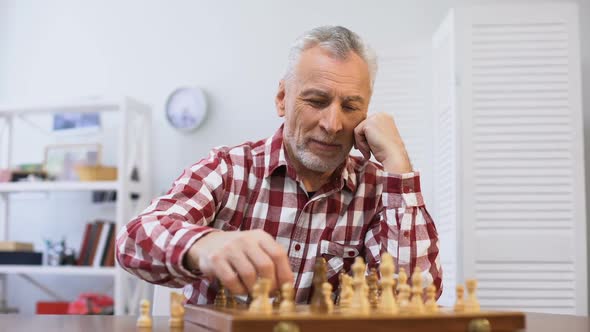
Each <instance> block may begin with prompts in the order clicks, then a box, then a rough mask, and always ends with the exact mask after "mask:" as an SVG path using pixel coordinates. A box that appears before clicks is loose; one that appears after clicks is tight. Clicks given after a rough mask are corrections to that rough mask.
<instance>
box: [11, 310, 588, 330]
mask: <svg viewBox="0 0 590 332" xmlns="http://www.w3.org/2000/svg"><path fill="white" fill-rule="evenodd" d="M135 320H136V317H132V316H57V315H56V316H51V315H38V316H32V315H13V314H9V315H0V331H2V332H5V331H6V332H36V331H43V332H54V331H55V332H57V331H59V332H94V331H96V332H98V331H100V332H102V331H110V332H123V331H125V332H126V331H139V332H147V331H145V330H140V329H137V328H136V327H135ZM526 326H527V328H526V331H534V332H555V331H557V332H588V331H590V324H589V322H588V317H580V316H567V315H550V314H537V313H527V314H526ZM148 331H149V330H148ZM151 331H152V332H166V331H174V332H177V331H178V332H180V331H182V330H180V331H179V330H171V329H170V328H169V327H168V318H167V317H154V327H153V329H152V330H151ZM184 331H185V332H192V331H203V330H202V329H200V328H198V327H196V326H193V325H190V324H187V325H186V326H185V328H184ZM367 331H370V326H367ZM261 332H262V331H261ZM301 332H305V331H301Z"/></svg>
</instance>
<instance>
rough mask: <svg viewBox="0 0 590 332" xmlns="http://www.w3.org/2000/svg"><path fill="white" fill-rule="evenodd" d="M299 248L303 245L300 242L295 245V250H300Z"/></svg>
mask: <svg viewBox="0 0 590 332" xmlns="http://www.w3.org/2000/svg"><path fill="white" fill-rule="evenodd" d="M299 249H301V245H300V244H299V243H297V244H296V245H295V251H299Z"/></svg>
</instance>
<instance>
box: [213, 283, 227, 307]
mask: <svg viewBox="0 0 590 332" xmlns="http://www.w3.org/2000/svg"><path fill="white" fill-rule="evenodd" d="M213 304H214V305H215V306H216V307H225V306H226V305H227V297H226V296H225V287H223V285H222V284H221V283H219V290H218V291H217V295H216V296H215V301H214V302H213Z"/></svg>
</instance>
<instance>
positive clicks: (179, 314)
mask: <svg viewBox="0 0 590 332" xmlns="http://www.w3.org/2000/svg"><path fill="white" fill-rule="evenodd" d="M184 300H185V298H184V295H183V294H178V293H176V292H172V293H170V319H169V320H168V325H169V326H170V327H173V328H181V327H183V326H184V306H183V302H184Z"/></svg>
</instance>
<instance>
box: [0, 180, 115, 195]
mask: <svg viewBox="0 0 590 332" xmlns="http://www.w3.org/2000/svg"><path fill="white" fill-rule="evenodd" d="M118 189H119V183H118V182H117V181H92V182H90V181H89V182H80V181H76V182H73V181H72V182H5V183H0V193H2V192H4V193H6V192H30V191H93V190H118Z"/></svg>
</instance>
